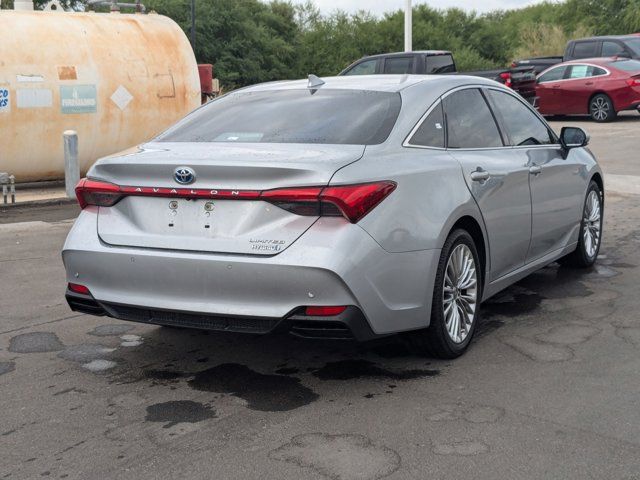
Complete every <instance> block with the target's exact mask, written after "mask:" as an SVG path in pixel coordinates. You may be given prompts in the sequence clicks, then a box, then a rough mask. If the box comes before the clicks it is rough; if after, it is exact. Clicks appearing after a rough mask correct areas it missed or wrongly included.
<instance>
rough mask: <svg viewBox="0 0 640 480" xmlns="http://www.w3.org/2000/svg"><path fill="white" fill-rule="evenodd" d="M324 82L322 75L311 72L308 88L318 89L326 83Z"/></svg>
mask: <svg viewBox="0 0 640 480" xmlns="http://www.w3.org/2000/svg"><path fill="white" fill-rule="evenodd" d="M324 83H325V82H324V80H322V79H321V78H320V77H318V76H316V75H314V74H313V73H310V74H309V83H308V84H307V88H311V89H316V88H319V87H321V86H322V85H324Z"/></svg>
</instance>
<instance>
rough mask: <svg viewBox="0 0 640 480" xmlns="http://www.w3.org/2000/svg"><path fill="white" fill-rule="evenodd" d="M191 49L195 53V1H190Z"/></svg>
mask: <svg viewBox="0 0 640 480" xmlns="http://www.w3.org/2000/svg"><path fill="white" fill-rule="evenodd" d="M191 48H193V51H194V52H195V51H196V0H191Z"/></svg>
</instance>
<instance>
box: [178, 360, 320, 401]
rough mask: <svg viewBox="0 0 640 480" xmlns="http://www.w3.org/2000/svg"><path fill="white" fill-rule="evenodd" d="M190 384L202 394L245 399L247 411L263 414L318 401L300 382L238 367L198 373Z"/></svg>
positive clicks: (226, 367)
mask: <svg viewBox="0 0 640 480" xmlns="http://www.w3.org/2000/svg"><path fill="white" fill-rule="evenodd" d="M188 383H189V385H190V386H191V387H193V388H194V389H196V390H199V391H204V392H215V393H228V394H231V395H233V396H236V397H239V398H242V399H243V400H245V401H246V402H247V407H248V408H250V409H251V410H258V411H263V412H283V411H288V410H294V409H296V408H300V407H303V406H305V405H308V404H310V403H312V402H314V401H316V400H317V399H318V398H319V396H318V395H317V394H316V393H315V392H313V391H312V390H311V389H309V388H307V387H305V386H304V385H302V384H301V383H300V379H298V378H295V377H289V376H285V375H269V374H263V373H258V372H256V371H254V370H251V369H250V368H249V367H247V366H245V365H240V364H237V363H224V364H221V365H218V366H216V367H213V368H209V369H207V370H203V371H201V372H198V373H196V374H195V376H194V377H193V379H191V380H189V382H188Z"/></svg>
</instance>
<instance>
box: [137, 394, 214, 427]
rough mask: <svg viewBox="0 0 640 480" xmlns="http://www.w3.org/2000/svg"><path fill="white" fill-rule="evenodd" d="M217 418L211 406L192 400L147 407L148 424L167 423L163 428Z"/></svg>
mask: <svg viewBox="0 0 640 480" xmlns="http://www.w3.org/2000/svg"><path fill="white" fill-rule="evenodd" d="M211 418H216V412H215V410H213V409H212V408H211V407H210V406H209V405H205V404H203V403H200V402H194V401H191V400H173V401H170V402H162V403H154V404H153V405H149V406H148V407H147V416H146V418H145V420H146V421H147V422H159V423H165V425H163V427H162V428H171V427H173V426H174V425H177V424H178V423H198V422H202V421H205V420H209V419H211Z"/></svg>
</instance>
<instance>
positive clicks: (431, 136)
mask: <svg viewBox="0 0 640 480" xmlns="http://www.w3.org/2000/svg"><path fill="white" fill-rule="evenodd" d="M409 143H410V144H411V145H420V146H423V147H439V148H444V116H443V114H442V103H441V102H438V104H437V105H436V106H435V107H434V108H433V110H431V112H430V113H429V115H427V116H426V118H425V119H424V121H423V122H422V123H421V124H420V126H419V127H418V129H417V130H416V131H415V133H414V134H413V136H412V137H411V139H410V140H409Z"/></svg>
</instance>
